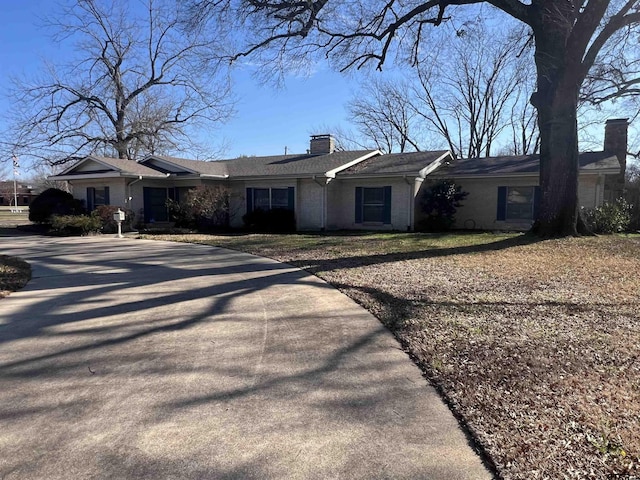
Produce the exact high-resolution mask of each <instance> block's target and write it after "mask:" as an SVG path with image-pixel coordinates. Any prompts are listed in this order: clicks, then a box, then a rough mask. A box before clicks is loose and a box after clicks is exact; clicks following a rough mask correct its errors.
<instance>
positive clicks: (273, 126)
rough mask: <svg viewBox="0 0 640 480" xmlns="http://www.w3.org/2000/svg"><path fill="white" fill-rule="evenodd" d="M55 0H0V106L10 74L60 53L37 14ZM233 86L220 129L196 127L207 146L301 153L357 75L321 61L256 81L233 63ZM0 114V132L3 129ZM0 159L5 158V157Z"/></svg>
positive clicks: (339, 109)
mask: <svg viewBox="0 0 640 480" xmlns="http://www.w3.org/2000/svg"><path fill="white" fill-rule="evenodd" d="M55 8H56V2H52V1H50V0H25V1H22V2H19V1H15V2H14V1H11V0H0V20H2V22H1V23H2V25H3V28H2V29H0V44H1V45H2V47H0V111H2V112H5V111H6V110H7V109H8V107H9V101H8V99H7V98H6V93H7V90H8V88H9V86H10V78H11V76H15V75H26V76H27V77H30V76H33V75H37V74H38V70H39V69H40V68H41V67H42V59H43V58H46V59H47V60H49V61H53V62H55V61H56V60H62V59H64V57H65V50H64V49H62V48H61V46H60V45H53V44H52V42H51V40H50V38H48V35H47V31H45V30H44V29H43V28H41V27H40V26H39V24H40V23H41V22H40V20H39V17H41V16H42V15H47V14H49V13H52V12H53V11H54V9H55ZM233 78H234V91H235V94H236V95H237V97H238V99H239V102H238V104H237V106H236V112H237V113H236V115H235V116H234V117H233V118H231V119H230V120H229V121H228V122H227V123H226V124H224V125H223V126H222V127H221V128H220V129H217V130H215V131H212V132H209V131H201V132H200V136H201V137H202V138H205V139H207V140H209V143H211V144H212V145H217V144H220V143H221V142H224V143H225V144H226V145H227V147H228V148H227V149H226V150H225V152H224V156H225V157H235V156H238V155H276V154H281V153H284V148H285V146H286V147H287V149H288V151H289V153H301V152H305V151H306V149H307V148H309V135H311V134H314V133H331V132H324V131H322V132H320V131H318V130H319V127H321V126H327V125H332V126H333V125H340V124H343V125H344V124H345V122H346V120H345V119H346V112H345V109H344V104H345V103H346V102H347V101H348V99H349V96H350V93H351V92H352V91H353V90H354V89H355V88H356V87H357V78H355V79H354V78H349V77H347V76H345V75H341V74H339V73H336V72H333V71H330V70H329V69H328V68H327V67H326V66H324V65H319V66H318V69H317V70H316V71H315V72H314V73H313V75H312V76H310V77H308V78H303V77H288V78H287V79H286V82H285V85H284V87H283V88H275V87H272V86H268V85H261V84H260V83H259V82H258V81H257V80H255V79H254V78H253V77H252V76H251V75H250V73H249V69H248V68H236V70H235V73H234V77H233ZM7 126H8V125H7V123H6V121H5V119H4V118H2V115H0V131H2V130H5V129H6V128H7ZM5 156H6V155H3V158H2V160H3V161H4V162H6V161H7V160H8V158H4V157H5Z"/></svg>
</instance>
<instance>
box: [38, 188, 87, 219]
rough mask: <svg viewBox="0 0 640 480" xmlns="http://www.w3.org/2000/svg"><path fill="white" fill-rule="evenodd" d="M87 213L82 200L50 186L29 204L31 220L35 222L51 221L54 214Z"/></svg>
mask: <svg viewBox="0 0 640 480" xmlns="http://www.w3.org/2000/svg"><path fill="white" fill-rule="evenodd" d="M84 213H86V210H85V208H84V206H83V205H82V201H81V200H77V199H75V198H73V195H71V194H70V193H69V192H65V191H64V190H60V189H58V188H48V189H47V190H45V191H44V192H42V193H41V194H40V195H38V196H37V197H36V198H34V199H33V202H31V205H29V220H31V221H32V222H35V223H46V224H50V223H51V217H52V216H53V215H82V214H84Z"/></svg>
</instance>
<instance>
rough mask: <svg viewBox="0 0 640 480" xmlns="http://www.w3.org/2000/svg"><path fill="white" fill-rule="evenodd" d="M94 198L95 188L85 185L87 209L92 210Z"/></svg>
mask: <svg viewBox="0 0 640 480" xmlns="http://www.w3.org/2000/svg"><path fill="white" fill-rule="evenodd" d="M95 198H96V189H95V188H93V187H87V211H89V212H93V202H94V199H95Z"/></svg>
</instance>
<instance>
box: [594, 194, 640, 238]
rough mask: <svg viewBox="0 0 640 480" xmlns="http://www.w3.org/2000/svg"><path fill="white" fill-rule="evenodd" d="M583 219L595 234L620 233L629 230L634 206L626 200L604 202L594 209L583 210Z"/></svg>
mask: <svg viewBox="0 0 640 480" xmlns="http://www.w3.org/2000/svg"><path fill="white" fill-rule="evenodd" d="M582 213H583V217H584V220H585V222H587V225H588V226H589V228H591V230H593V231H594V232H595V233H620V232H625V231H627V230H628V229H629V225H630V224H631V213H632V206H631V205H630V204H629V203H628V202H627V201H626V200H625V199H624V198H619V199H617V200H616V201H615V202H604V203H603V204H602V205H601V206H599V207H596V208H592V209H583V212H582Z"/></svg>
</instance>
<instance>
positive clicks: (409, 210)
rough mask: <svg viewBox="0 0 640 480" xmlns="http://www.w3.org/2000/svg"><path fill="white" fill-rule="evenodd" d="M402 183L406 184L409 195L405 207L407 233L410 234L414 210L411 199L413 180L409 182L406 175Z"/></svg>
mask: <svg viewBox="0 0 640 480" xmlns="http://www.w3.org/2000/svg"><path fill="white" fill-rule="evenodd" d="M403 178H404V181H405V182H406V184H407V186H408V189H409V195H408V196H407V197H408V205H407V232H410V231H412V230H413V209H414V202H415V200H414V198H413V187H414V185H415V180H411V179H410V178H408V177H407V176H406V175H405V176H404V177H403Z"/></svg>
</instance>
